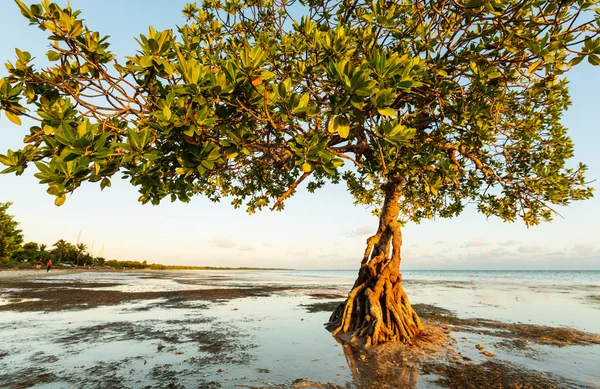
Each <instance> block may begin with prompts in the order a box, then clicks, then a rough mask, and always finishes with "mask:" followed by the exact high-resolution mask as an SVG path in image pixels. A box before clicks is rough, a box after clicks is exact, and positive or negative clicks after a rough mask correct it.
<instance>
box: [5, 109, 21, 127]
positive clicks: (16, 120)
mask: <svg viewBox="0 0 600 389" xmlns="http://www.w3.org/2000/svg"><path fill="white" fill-rule="evenodd" d="M4 113H5V114H6V117H7V118H8V120H10V121H11V122H13V123H15V124H16V125H17V126H20V125H21V118H20V117H18V116H17V115H15V114H14V113H12V112H8V111H5V112H4Z"/></svg>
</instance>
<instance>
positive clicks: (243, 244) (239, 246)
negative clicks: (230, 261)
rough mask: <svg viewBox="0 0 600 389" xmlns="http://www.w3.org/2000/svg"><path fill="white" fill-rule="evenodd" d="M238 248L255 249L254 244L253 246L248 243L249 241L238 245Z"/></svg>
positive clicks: (244, 249) (240, 249) (243, 249)
mask: <svg viewBox="0 0 600 389" xmlns="http://www.w3.org/2000/svg"><path fill="white" fill-rule="evenodd" d="M237 249H238V250H239V251H252V250H255V248H254V246H252V245H251V244H247V243H241V244H238V245H237Z"/></svg>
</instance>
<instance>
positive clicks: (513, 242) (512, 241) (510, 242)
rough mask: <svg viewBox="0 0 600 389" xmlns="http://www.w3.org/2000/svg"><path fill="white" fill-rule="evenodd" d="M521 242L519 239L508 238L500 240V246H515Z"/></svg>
mask: <svg viewBox="0 0 600 389" xmlns="http://www.w3.org/2000/svg"><path fill="white" fill-rule="evenodd" d="M519 243H520V242H519V241H518V240H515V239H507V240H505V241H504V242H499V243H498V246H514V245H516V244H519Z"/></svg>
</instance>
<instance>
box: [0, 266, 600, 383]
mask: <svg viewBox="0 0 600 389" xmlns="http://www.w3.org/2000/svg"><path fill="white" fill-rule="evenodd" d="M290 274H291V275H290ZM405 284H406V287H405V288H406V291H407V293H408V294H409V296H410V297H411V301H412V302H413V304H414V306H415V309H416V310H417V311H418V313H419V315H420V316H421V317H422V318H423V319H424V320H425V321H426V322H427V325H428V328H430V331H429V332H430V333H436V331H438V332H437V333H436V334H437V335H436V338H435V341H434V342H429V340H425V341H424V342H426V344H425V346H424V347H429V348H428V349H425V351H421V352H418V350H414V349H410V348H406V347H384V348H381V349H377V350H370V351H368V352H365V351H364V350H358V349H354V348H352V347H351V346H349V345H348V344H344V343H342V342H338V341H336V339H334V338H333V337H331V334H330V333H329V332H327V331H326V330H325V328H324V326H323V324H324V323H325V322H326V321H327V319H328V317H329V314H330V312H331V310H332V309H333V308H334V307H335V305H336V304H339V302H340V301H342V300H343V296H344V295H345V294H346V293H347V291H348V289H349V288H350V286H351V285H348V280H339V279H323V280H308V279H302V278H299V277H294V276H293V273H289V272H287V273H277V272H270V273H269V274H268V275H267V274H264V273H261V272H252V271H249V272H218V271H199V272H198V271H190V272H174V271H164V272H163V271H149V272H146V271H127V272H106V273H104V272H94V271H93V272H88V271H81V270H71V269H69V270H64V271H63V270H56V271H55V270H52V271H51V272H50V273H46V272H45V271H2V272H0V339H2V342H0V387H9V388H26V387H31V386H35V387H42V388H63V387H82V388H83V387H85V388H122V387H131V388H137V387H148V388H163V387H173V388H239V387H245V388H424V389H429V388H514V389H519V388H522V389H525V388H536V389H537V388H540V389H542V388H598V387H600V370H599V369H598V366H599V365H600V345H599V344H600V337H599V336H598V335H597V333H600V301H599V300H597V299H596V298H594V297H597V296H598V295H600V293H599V289H600V287H599V286H598V285H541V284H528V283H519V282H513V283H501V284H499V283H494V282H488V283H479V282H458V281H448V280H433V281H423V280H419V281H414V280H410V279H406V282H405ZM549 307H552V309H549ZM436 342H437V343H436ZM434 343H435V344H434Z"/></svg>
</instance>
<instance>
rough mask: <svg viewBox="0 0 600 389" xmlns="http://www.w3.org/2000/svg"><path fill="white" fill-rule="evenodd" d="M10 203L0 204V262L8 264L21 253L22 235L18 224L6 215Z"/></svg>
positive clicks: (10, 216)
mask: <svg viewBox="0 0 600 389" xmlns="http://www.w3.org/2000/svg"><path fill="white" fill-rule="evenodd" d="M11 205H12V204H11V203H0V262H8V261H9V260H10V259H12V258H14V256H15V255H16V254H18V253H19V252H20V251H21V243H23V233H22V231H21V230H20V229H18V228H17V227H18V225H19V223H18V222H17V221H16V220H15V219H14V217H13V216H12V215H9V214H8V213H7V211H8V208H9V207H10V206H11Z"/></svg>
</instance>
